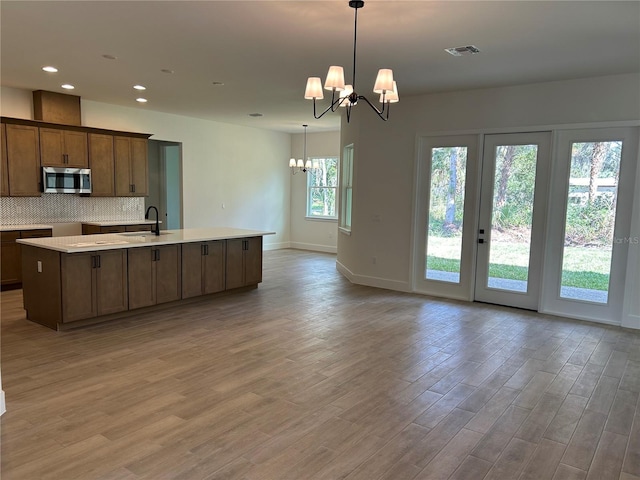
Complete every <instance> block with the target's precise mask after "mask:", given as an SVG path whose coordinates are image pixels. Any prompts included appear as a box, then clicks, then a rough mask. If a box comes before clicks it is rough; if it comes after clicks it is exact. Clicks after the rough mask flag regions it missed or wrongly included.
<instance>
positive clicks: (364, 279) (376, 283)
mask: <svg viewBox="0 0 640 480" xmlns="http://www.w3.org/2000/svg"><path fill="white" fill-rule="evenodd" d="M336 269H337V270H338V272H340V273H341V274H342V275H344V276H345V277H346V278H347V280H349V281H350V282H351V283H355V284H356V285H365V286H367V287H376V288H384V289H386V290H395V291H397V292H407V293H410V292H411V288H410V285H409V282H402V281H400V280H389V279H387V278H380V277H371V276H369V275H357V274H354V273H353V272H352V271H351V270H349V269H348V268H347V267H345V266H344V265H343V264H342V263H340V262H338V261H336Z"/></svg>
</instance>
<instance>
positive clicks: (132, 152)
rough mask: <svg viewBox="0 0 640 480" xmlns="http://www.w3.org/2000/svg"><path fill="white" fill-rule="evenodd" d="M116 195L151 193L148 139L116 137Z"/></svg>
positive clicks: (143, 194) (129, 195) (131, 195)
mask: <svg viewBox="0 0 640 480" xmlns="http://www.w3.org/2000/svg"><path fill="white" fill-rule="evenodd" d="M114 144H115V171H116V174H115V179H116V195H117V196H119V197H143V196H146V195H148V194H149V186H148V183H149V181H148V177H149V160H148V158H147V148H148V147H147V140H146V139H144V138H133V137H114Z"/></svg>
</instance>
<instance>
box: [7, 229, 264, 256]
mask: <svg viewBox="0 0 640 480" xmlns="http://www.w3.org/2000/svg"><path fill="white" fill-rule="evenodd" d="M265 235H275V232H269V231H262V230H247V229H242V228H231V227H212V228H190V229H182V230H163V231H162V235H159V236H156V235H149V234H147V233H146V232H145V233H137V232H133V233H108V234H97V235H72V236H66V237H47V238H36V239H19V240H16V241H17V242H19V243H21V244H23V245H29V246H33V247H38V248H45V249H48V250H55V251H58V252H63V253H82V252H95V251H104V250H119V249H123V248H136V247H150V246H154V245H172V244H181V243H195V242H207V241H212V240H230V239H234V238H247V237H261V236H265Z"/></svg>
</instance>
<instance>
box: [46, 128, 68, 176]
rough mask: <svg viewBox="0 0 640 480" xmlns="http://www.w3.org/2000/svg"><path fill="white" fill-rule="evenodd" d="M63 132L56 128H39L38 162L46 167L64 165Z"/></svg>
mask: <svg viewBox="0 0 640 480" xmlns="http://www.w3.org/2000/svg"><path fill="white" fill-rule="evenodd" d="M64 153H65V151H64V133H63V130H58V129H57V128H41V129H40V163H41V164H42V166H43V167H44V166H47V167H66V166H67V164H66V162H65V156H64Z"/></svg>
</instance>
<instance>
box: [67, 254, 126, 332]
mask: <svg viewBox="0 0 640 480" xmlns="http://www.w3.org/2000/svg"><path fill="white" fill-rule="evenodd" d="M60 267H61V279H62V321H63V323H66V322H74V321H77V320H84V319H87V318H94V317H98V316H101V315H109V314H112V313H118V312H123V311H125V310H127V309H128V307H129V305H128V297H127V291H128V288H127V253H126V250H103V251H100V252H85V253H71V254H62V256H61V259H60Z"/></svg>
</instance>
